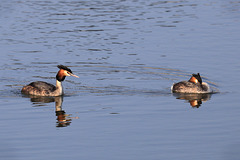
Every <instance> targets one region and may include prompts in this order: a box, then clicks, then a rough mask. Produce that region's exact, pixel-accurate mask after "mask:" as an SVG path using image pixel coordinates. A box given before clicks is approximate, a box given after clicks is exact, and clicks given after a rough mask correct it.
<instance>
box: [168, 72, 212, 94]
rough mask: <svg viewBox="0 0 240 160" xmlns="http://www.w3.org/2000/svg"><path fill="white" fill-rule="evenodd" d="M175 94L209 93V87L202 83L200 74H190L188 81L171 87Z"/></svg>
mask: <svg viewBox="0 0 240 160" xmlns="http://www.w3.org/2000/svg"><path fill="white" fill-rule="evenodd" d="M171 90H172V92H175V93H210V92H211V90H210V87H209V85H208V84H207V83H205V82H202V78H201V76H200V74H199V73H198V74H192V77H191V78H190V79H189V80H188V81H181V82H178V83H174V84H173V85H172V87H171Z"/></svg>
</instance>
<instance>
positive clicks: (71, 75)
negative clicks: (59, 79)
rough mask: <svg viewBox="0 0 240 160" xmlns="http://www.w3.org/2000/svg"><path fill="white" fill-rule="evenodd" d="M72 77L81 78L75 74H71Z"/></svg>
mask: <svg viewBox="0 0 240 160" xmlns="http://www.w3.org/2000/svg"><path fill="white" fill-rule="evenodd" d="M69 75H70V76H73V77H76V78H79V77H78V76H77V75H75V74H72V73H69Z"/></svg>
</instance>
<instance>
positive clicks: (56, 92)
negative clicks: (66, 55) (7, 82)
mask: <svg viewBox="0 0 240 160" xmlns="http://www.w3.org/2000/svg"><path fill="white" fill-rule="evenodd" d="M57 67H58V68H59V69H60V70H59V71H58V73H57V75H56V86H54V85H52V84H50V83H47V82H42V81H37V82H32V83H30V84H29V85H26V86H24V87H23V88H22V90H21V92H22V93H23V94H29V95H36V96H60V95H63V88H62V81H64V79H65V77H66V76H73V77H77V78H79V77H78V76H76V75H74V74H73V73H72V71H71V69H69V68H68V67H66V66H63V65H58V66H57Z"/></svg>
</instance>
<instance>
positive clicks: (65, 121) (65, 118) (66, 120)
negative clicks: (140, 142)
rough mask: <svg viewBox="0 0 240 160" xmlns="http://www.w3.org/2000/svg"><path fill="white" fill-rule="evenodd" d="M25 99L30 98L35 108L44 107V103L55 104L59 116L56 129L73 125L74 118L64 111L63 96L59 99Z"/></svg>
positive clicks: (33, 97) (31, 97)
mask: <svg viewBox="0 0 240 160" xmlns="http://www.w3.org/2000/svg"><path fill="white" fill-rule="evenodd" d="M24 97H28V98H30V101H31V102H33V104H34V106H35V107H39V106H43V105H44V103H51V102H55V113H56V116H57V122H56V127H67V126H69V125H70V124H71V121H72V118H71V117H69V116H70V115H69V114H66V112H65V111H64V110H63V109H62V103H63V96H57V97H40V96H33V95H27V96H26V95H24Z"/></svg>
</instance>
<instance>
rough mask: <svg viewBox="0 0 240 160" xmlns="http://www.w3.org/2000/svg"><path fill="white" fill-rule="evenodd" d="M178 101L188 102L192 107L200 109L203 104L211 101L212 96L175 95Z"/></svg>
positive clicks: (194, 94)
mask: <svg viewBox="0 0 240 160" xmlns="http://www.w3.org/2000/svg"><path fill="white" fill-rule="evenodd" d="M173 95H174V96H175V97H176V98H177V99H181V100H186V101H188V102H189V103H190V105H191V106H192V107H196V108H199V107H200V106H201V105H202V102H206V101H208V100H210V98H211V96H212V94H209V93H208V94H206V93H205V94H196V93H173Z"/></svg>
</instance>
